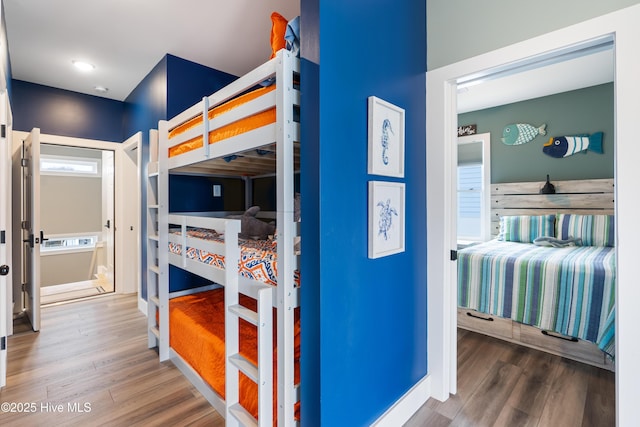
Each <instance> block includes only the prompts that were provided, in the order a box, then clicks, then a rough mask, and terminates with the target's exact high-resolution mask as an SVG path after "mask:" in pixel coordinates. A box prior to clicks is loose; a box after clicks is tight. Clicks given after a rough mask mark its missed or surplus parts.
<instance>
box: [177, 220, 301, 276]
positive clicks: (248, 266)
mask: <svg viewBox="0 0 640 427" xmlns="http://www.w3.org/2000/svg"><path fill="white" fill-rule="evenodd" d="M170 233H172V234H177V235H180V230H171V231H170ZM187 235H188V236H189V237H194V238H198V239H204V240H212V241H216V242H218V243H224V239H223V236H221V235H220V234H218V233H217V232H215V231H214V230H207V229H204V228H195V227H194V228H191V227H189V228H188V229H187ZM238 245H239V246H240V260H239V262H238V269H239V270H240V275H242V276H243V277H246V278H248V279H253V280H257V281H260V282H264V283H266V284H268V285H272V286H275V285H276V284H277V280H278V260H277V258H278V255H277V242H276V241H275V240H251V239H241V238H238ZM169 251H171V252H172V253H174V254H176V255H182V245H180V244H179V243H172V242H169ZM186 255H187V258H190V259H193V260H196V261H200V262H203V263H205V264H209V265H213V266H215V267H218V268H222V269H224V267H225V262H224V256H223V255H220V254H215V253H211V252H207V251H204V250H201V249H196V248H192V247H189V246H187V253H186ZM294 282H295V286H296V287H297V286H300V272H299V271H297V270H296V271H295V272H294Z"/></svg>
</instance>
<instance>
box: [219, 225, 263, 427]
mask: <svg viewBox="0 0 640 427" xmlns="http://www.w3.org/2000/svg"><path fill="white" fill-rule="evenodd" d="M229 223H231V221H228V222H227V224H229ZM233 227H234V228H230V227H229V226H227V228H226V230H225V236H233V237H231V238H232V239H235V236H237V233H238V232H239V231H240V230H239V222H234V224H233ZM236 229H237V231H235V232H234V231H232V230H236ZM226 238H227V237H225V239H226ZM225 243H226V244H225V248H226V253H225V260H226V261H225V264H226V265H227V267H228V266H230V265H234V264H231V262H235V265H237V260H238V258H239V252H240V251H239V248H238V245H237V244H235V245H234V244H231V242H225ZM225 275H226V283H225V290H224V292H225V306H226V313H225V351H226V378H225V400H226V412H227V413H226V414H225V420H226V425H227V426H256V427H267V426H272V425H273V289H272V288H271V287H270V286H267V285H264V286H259V287H258V291H257V295H258V297H257V305H258V306H257V311H253V310H251V309H248V308H246V307H244V306H242V305H240V301H239V299H240V298H239V289H238V271H237V270H234V269H231V268H226V269H225ZM241 319H242V320H245V321H247V322H249V323H251V324H252V325H254V326H255V327H256V328H257V331H258V364H257V365H254V364H253V363H252V362H250V361H249V360H247V359H246V358H245V357H244V356H242V355H241V354H240V338H239V332H240V320H241ZM240 372H242V373H243V374H244V375H246V376H247V377H249V378H250V379H251V380H252V381H253V382H255V383H256V384H257V385H258V419H257V420H256V419H255V418H254V417H253V416H252V415H251V414H250V413H249V412H248V411H247V410H246V409H245V408H244V407H243V406H242V405H241V404H240V398H239V378H238V377H239V373H240Z"/></svg>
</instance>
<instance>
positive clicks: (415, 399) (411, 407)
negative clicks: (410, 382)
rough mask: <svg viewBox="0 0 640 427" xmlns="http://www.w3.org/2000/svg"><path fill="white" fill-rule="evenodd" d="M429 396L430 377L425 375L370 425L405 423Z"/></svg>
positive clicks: (385, 425)
mask: <svg viewBox="0 0 640 427" xmlns="http://www.w3.org/2000/svg"><path fill="white" fill-rule="evenodd" d="M430 397H431V377H430V376H429V375H426V376H425V377H424V378H422V379H421V380H420V381H418V382H417V383H416V384H415V385H414V386H413V387H411V390H409V391H408V392H406V393H405V394H404V396H402V397H401V398H400V399H398V400H397V401H396V402H395V403H394V404H393V406H392V407H391V408H389V409H388V410H387V411H386V412H385V413H384V414H382V415H381V416H380V418H378V419H377V420H376V421H375V422H374V423H373V424H371V426H372V427H387V426H388V427H396V426H401V425H403V424H404V423H406V422H407V421H408V420H409V418H411V417H412V416H413V414H415V413H416V412H417V411H418V409H420V407H421V406H422V405H424V404H425V403H426V402H427V400H429V398H430Z"/></svg>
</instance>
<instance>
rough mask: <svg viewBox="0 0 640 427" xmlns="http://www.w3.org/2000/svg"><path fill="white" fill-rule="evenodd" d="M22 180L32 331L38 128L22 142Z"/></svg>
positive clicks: (36, 299) (36, 285)
mask: <svg viewBox="0 0 640 427" xmlns="http://www.w3.org/2000/svg"><path fill="white" fill-rule="evenodd" d="M22 158H23V161H22V179H23V180H24V185H23V191H24V197H23V203H24V209H23V212H24V216H23V225H22V235H23V239H22V240H23V258H22V259H23V262H24V279H25V280H24V294H25V295H24V298H25V300H24V304H25V312H26V313H27V317H28V318H29V321H30V322H31V327H32V328H33V330H34V331H39V330H40V245H41V244H42V239H43V237H44V232H43V230H42V229H41V228H40V129H38V128H34V129H33V130H32V131H31V133H30V134H29V136H27V138H25V140H24V141H23V143H22Z"/></svg>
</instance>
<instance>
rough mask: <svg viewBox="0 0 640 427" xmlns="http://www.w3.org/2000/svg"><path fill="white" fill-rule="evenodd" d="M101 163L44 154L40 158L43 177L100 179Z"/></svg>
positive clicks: (97, 160)
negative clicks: (58, 176) (87, 177)
mask: <svg viewBox="0 0 640 427" xmlns="http://www.w3.org/2000/svg"><path fill="white" fill-rule="evenodd" d="M100 163H101V162H100V159H91V158H86V157H69V156H55V155H52V154H42V155H41V156H40V173H41V174H42V175H64V176H91V177H96V178H99V177H100V176H101V166H100Z"/></svg>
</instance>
